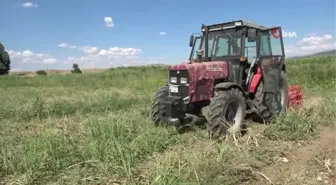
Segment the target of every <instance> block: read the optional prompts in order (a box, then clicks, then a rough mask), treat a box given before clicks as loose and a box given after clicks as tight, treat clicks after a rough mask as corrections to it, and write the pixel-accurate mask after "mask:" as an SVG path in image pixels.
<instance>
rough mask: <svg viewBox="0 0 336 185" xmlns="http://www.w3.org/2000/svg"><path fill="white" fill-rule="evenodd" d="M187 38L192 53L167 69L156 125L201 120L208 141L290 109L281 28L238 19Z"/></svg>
mask: <svg viewBox="0 0 336 185" xmlns="http://www.w3.org/2000/svg"><path fill="white" fill-rule="evenodd" d="M201 29H202V34H201V35H200V36H194V35H193V34H192V35H191V36H190V43H189V46H190V47H191V48H192V49H191V54H190V58H189V61H188V62H187V63H184V64H179V65H174V66H170V67H169V72H168V73H169V74H168V84H167V85H166V86H163V87H161V88H160V89H159V90H158V92H157V93H156V95H155V97H154V101H153V104H152V120H153V121H154V122H155V124H157V125H158V124H160V125H161V124H163V125H171V124H173V125H176V124H181V123H182V122H183V120H184V119H185V118H186V116H187V114H191V115H196V116H200V117H204V118H205V119H206V120H207V129H208V131H209V132H210V134H211V135H212V136H225V135H226V134H227V132H228V131H229V132H231V130H232V131H236V130H239V129H240V128H241V127H242V126H243V121H244V120H245V119H246V118H247V117H250V118H252V119H253V120H254V121H258V122H268V121H270V120H271V119H273V118H274V117H276V116H278V115H279V114H281V113H285V112H286V109H287V107H288V105H289V97H288V94H289V92H288V91H289V87H288V82H287V76H286V66H285V63H284V59H285V52H284V44H283V37H282V30H281V27H270V28H268V27H265V26H261V25H257V24H255V23H253V22H249V21H244V20H238V21H232V22H226V23H221V24H213V25H202V27H201Z"/></svg>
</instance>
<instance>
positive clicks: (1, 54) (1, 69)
mask: <svg viewBox="0 0 336 185" xmlns="http://www.w3.org/2000/svg"><path fill="white" fill-rule="evenodd" d="M10 63H11V61H10V57H9V54H8V52H7V51H6V50H5V47H4V45H3V44H2V43H1V42H0V75H6V74H8V73H9V71H10Z"/></svg>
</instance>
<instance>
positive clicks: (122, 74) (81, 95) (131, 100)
mask: <svg viewBox="0 0 336 185" xmlns="http://www.w3.org/2000/svg"><path fill="white" fill-rule="evenodd" d="M286 68H287V72H288V76H289V78H290V79H289V80H290V83H291V84H298V85H301V86H303V88H304V92H305V96H306V97H307V98H309V97H315V96H319V97H323V99H322V100H321V101H322V102H323V103H316V104H318V105H323V106H311V107H305V108H304V109H300V110H296V111H292V112H289V114H288V116H286V117H280V118H279V119H278V120H275V123H274V124H271V125H268V126H266V127H265V126H264V125H251V126H250V128H249V132H248V134H247V136H245V137H242V138H239V139H238V141H237V143H235V142H234V140H233V139H232V138H229V139H228V140H226V141H221V142H217V141H211V140H209V139H208V137H207V133H206V131H205V130H201V129H197V130H196V131H195V132H189V133H185V134H177V132H176V131H175V130H174V129H173V128H162V127H156V126H154V125H153V123H152V122H151V120H150V105H151V101H152V97H153V94H154V93H155V91H156V90H157V89H158V88H159V87H161V86H162V85H165V84H166V78H167V67H166V66H151V67H128V68H119V69H110V70H106V71H104V72H101V73H83V74H82V75H72V74H68V75H47V76H36V77H34V78H32V77H18V76H7V77H1V78H0V88H1V90H0V94H1V96H0V101H1V105H2V106H1V107H0V116H1V118H2V119H1V120H0V184H1V182H2V183H3V184H99V183H102V184H107V183H110V184H111V183H116V184H118V183H119V184H121V183H123V182H126V184H160V185H161V184H210V185H211V184H223V183H225V184H242V183H243V182H248V181H249V182H254V183H256V184H258V183H260V182H261V181H262V180H263V177H262V175H260V173H258V172H260V171H262V169H263V168H265V167H267V166H269V165H272V164H277V160H278V158H279V157H281V155H283V153H286V152H290V151H291V150H290V149H289V148H291V147H294V146H295V145H296V143H298V142H301V141H308V140H311V139H314V138H316V137H318V133H319V132H318V131H319V127H320V125H326V126H330V125H331V124H332V123H333V121H334V120H335V114H334V112H333V110H334V109H335V100H334V95H335V94H334V93H333V92H334V91H335V89H333V88H334V87H335V57H316V58H309V59H302V60H299V61H297V60H293V61H288V62H287V66H286ZM331 98H333V99H331Z"/></svg>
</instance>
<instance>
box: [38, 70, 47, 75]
mask: <svg viewBox="0 0 336 185" xmlns="http://www.w3.org/2000/svg"><path fill="white" fill-rule="evenodd" d="M36 74H37V75H44V76H45V75H47V72H46V71H45V70H38V71H36Z"/></svg>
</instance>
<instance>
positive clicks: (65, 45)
mask: <svg viewBox="0 0 336 185" xmlns="http://www.w3.org/2000/svg"><path fill="white" fill-rule="evenodd" d="M68 46H69V45H68V44H67V43H61V44H59V45H58V47H60V48H67V47H68Z"/></svg>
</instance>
